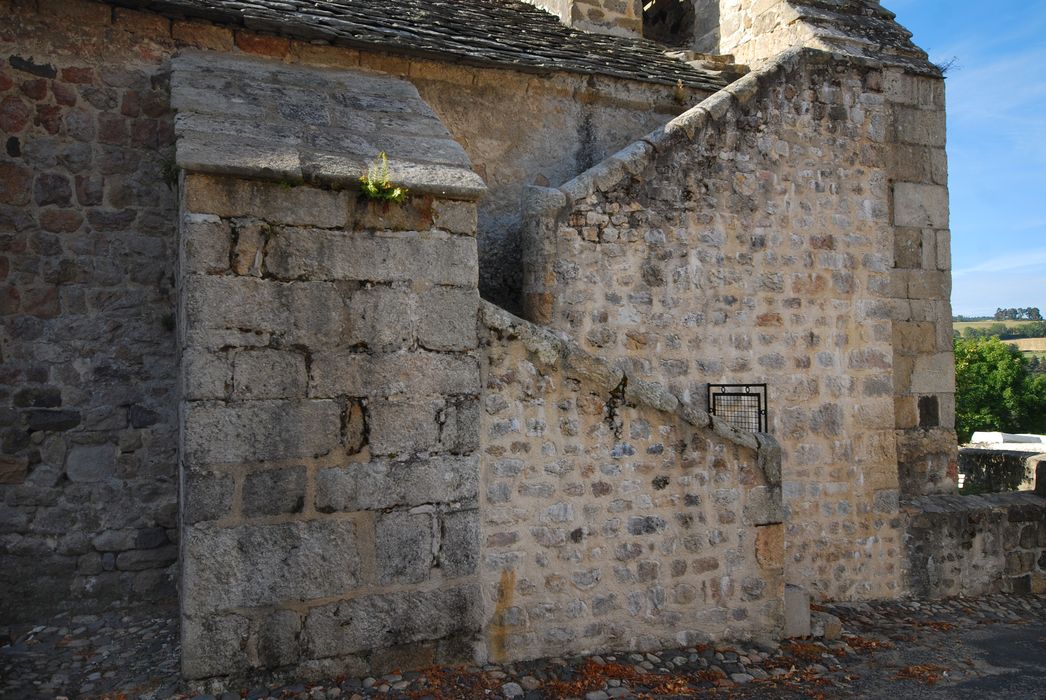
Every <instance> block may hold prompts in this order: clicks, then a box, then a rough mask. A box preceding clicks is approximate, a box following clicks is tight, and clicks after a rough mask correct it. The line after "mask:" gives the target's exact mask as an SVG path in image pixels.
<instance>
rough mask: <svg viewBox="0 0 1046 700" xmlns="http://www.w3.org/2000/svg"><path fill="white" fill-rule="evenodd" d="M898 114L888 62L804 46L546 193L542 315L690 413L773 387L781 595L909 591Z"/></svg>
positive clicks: (534, 223) (535, 275) (538, 310)
mask: <svg viewBox="0 0 1046 700" xmlns="http://www.w3.org/2000/svg"><path fill="white" fill-rule="evenodd" d="M891 119H892V114H891V109H890V106H889V105H888V102H887V97H886V95H885V94H884V83H883V72H882V70H881V66H879V65H877V64H874V63H870V62H867V61H862V60H858V59H849V58H845V57H842V56H837V55H831V54H826V53H822V52H818V51H812V50H798V51H793V52H789V53H787V54H785V55H784V56H782V57H780V58H779V59H778V61H777V62H776V63H775V64H773V65H772V66H771V67H768V68H766V69H764V70H761V71H758V72H756V73H753V74H750V75H748V76H746V77H745V78H742V79H741V80H739V81H737V82H735V83H734V84H732V85H731V86H729V87H728V88H726V90H724V91H722V92H720V93H718V94H717V95H715V96H713V97H712V98H709V99H708V100H706V101H705V102H704V103H702V104H701V105H700V106H699V107H697V108H696V109H694V110H691V111H690V112H688V113H686V114H685V115H683V116H682V117H680V118H678V119H676V120H675V121H673V122H671V123H670V124H669V126H668V127H666V129H664V130H662V131H659V132H655V133H654V134H652V135H650V136H649V137H648V139H646V140H644V141H640V142H638V143H637V144H634V145H633V146H632V147H630V148H629V149H626V150H625V151H623V152H621V153H619V154H618V155H616V156H614V157H612V158H611V159H609V160H608V161H606V162H605V163H604V164H602V165H601V166H600V167H598V168H595V169H593V170H592V171H589V172H588V173H585V174H583V175H582V176H580V177H578V178H576V179H575V180H573V181H571V182H569V183H567V184H566V185H564V186H563V187H562V188H561V189H560V190H559V191H558V192H557V191H549V190H543V191H535V192H533V197H532V205H531V206H532V209H533V211H534V216H533V217H532V218H531V220H530V224H529V226H528V235H529V236H530V238H529V239H528V240H530V241H532V242H533V243H532V245H530V246H529V248H528V256H527V258H526V265H527V273H526V284H527V287H526V288H525V289H526V291H527V296H526V297H525V298H526V300H527V303H528V308H529V310H530V313H531V315H532V317H533V318H536V319H542V320H543V319H549V320H550V322H551V324H552V325H553V326H554V327H556V328H559V329H561V330H562V331H564V332H567V333H568V334H569V335H570V336H571V337H573V338H577V339H578V342H579V343H580V344H581V345H582V347H584V348H585V349H588V350H590V351H592V352H597V353H600V354H603V355H605V356H608V357H612V358H621V361H623V362H624V363H625V366H626V367H627V368H628V370H629V371H630V372H632V373H634V375H635V376H637V377H642V378H649V379H656V380H657V381H660V382H662V383H664V384H665V386H666V387H668V388H669V390H671V391H672V392H673V393H674V394H676V395H677V396H679V398H680V399H681V400H683V401H685V402H688V403H691V404H694V405H703V403H704V401H705V397H706V383H707V382H753V383H758V382H766V383H768V384H769V418H770V426H771V428H770V432H771V433H772V434H773V435H775V437H777V438H778V439H779V440H780V441H781V445H782V449H783V452H784V457H783V471H784V475H783V482H784V500H785V507H786V509H787V514H788V517H787V519H786V531H785V548H786V550H785V551H786V557H785V573H786V581H787V582H788V583H791V584H798V585H803V586H805V587H807V588H809V589H810V590H811V592H812V593H813V594H814V595H815V597H821V598H833V599H837V600H838V599H852V598H876V597H892V596H896V595H898V594H899V593H900V585H901V580H900V572H901V561H902V557H903V554H902V550H901V537H900V536H901V530H900V525H901V523H900V519H899V516H898V471H897V456H896V451H895V435H894V398H893V349H892V345H893V327H892V323H891V313H892V308H891V303H890V301H889V297H890V291H891V268H892V263H893V248H894V244H893V240H894V230H893V226H892V221H891V197H890V194H891V186H890V182H889V173H888V171H887V167H886V166H887V164H886V162H885V158H884V157H883V150H884V149H885V148H887V144H888V143H889V142H890V139H891V138H892V137H891V134H893V133H894V131H893V128H894V127H893V125H892V121H891Z"/></svg>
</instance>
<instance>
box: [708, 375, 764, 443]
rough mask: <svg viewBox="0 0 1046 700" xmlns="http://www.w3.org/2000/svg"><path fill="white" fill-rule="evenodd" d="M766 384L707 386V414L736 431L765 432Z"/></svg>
mask: <svg viewBox="0 0 1046 700" xmlns="http://www.w3.org/2000/svg"><path fill="white" fill-rule="evenodd" d="M766 404H767V397H766V384H709V385H708V412H709V413H711V414H712V415H713V416H718V417H719V418H722V419H723V420H725V421H726V422H727V423H729V424H730V425H732V426H734V427H735V428H737V429H738V430H747V431H749V432H753V433H765V432H767V421H766Z"/></svg>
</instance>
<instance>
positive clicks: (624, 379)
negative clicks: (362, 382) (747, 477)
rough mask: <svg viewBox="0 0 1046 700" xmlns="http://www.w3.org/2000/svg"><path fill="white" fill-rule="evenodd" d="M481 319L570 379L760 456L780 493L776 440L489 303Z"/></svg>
mask: <svg viewBox="0 0 1046 700" xmlns="http://www.w3.org/2000/svg"><path fill="white" fill-rule="evenodd" d="M479 319H480V323H481V324H482V325H483V326H485V327H486V328H488V329H489V330H492V331H494V332H496V333H498V334H499V335H500V336H502V337H508V338H518V339H519V340H520V341H521V342H522V343H523V345H524V346H525V347H526V348H527V350H528V351H530V352H532V353H534V354H535V355H536V356H537V358H538V360H539V361H540V362H541V363H543V364H545V365H547V366H549V367H556V366H562V368H563V371H564V373H565V374H566V376H568V377H570V378H571V379H576V380H578V381H580V382H583V383H585V384H588V385H590V386H593V387H594V388H596V389H598V390H599V391H601V392H603V393H610V392H612V391H615V390H617V389H619V388H623V389H624V397H625V402H626V403H628V404H630V405H632V406H649V407H650V408H653V409H655V410H658V411H661V412H663V413H669V414H674V415H676V416H677V417H679V418H680V419H682V420H683V421H684V422H686V423H688V424H689V425H692V426H694V427H695V428H700V429H705V430H711V431H712V432H713V433H715V434H716V435H718V436H719V437H721V438H723V439H724V440H727V441H729V442H732V443H734V444H736V445H740V446H742V447H747V448H748V449H750V450H753V451H755V453H756V456H757V461H758V464H759V468H760V469H761V470H762V472H763V476H764V478H765V479H766V483H767V485H768V486H770V487H771V488H772V489H774V490H775V491H779V489H780V487H781V447H780V445H779V444H778V442H777V439H776V438H774V437H773V436H772V435H769V434H767V433H754V432H748V431H744V430H739V429H737V428H735V427H734V426H732V425H730V424H729V423H727V422H726V421H724V420H722V419H721V418H718V417H716V416H713V415H709V414H708V413H707V412H705V411H702V410H701V409H698V408H694V407H693V406H690V405H688V404H686V403H683V402H682V401H680V400H679V399H678V398H677V397H676V396H675V395H674V394H672V393H671V392H670V391H668V390H667V389H666V388H665V387H663V386H662V385H661V384H659V383H657V382H651V381H647V380H644V379H639V378H638V377H631V376H629V374H628V373H627V372H625V371H624V370H622V369H621V368H619V367H615V366H614V365H613V364H611V363H610V362H609V361H608V360H606V359H604V358H602V357H597V356H596V355H593V354H591V353H589V352H588V351H586V350H584V349H583V348H581V347H580V346H578V345H577V344H576V343H574V342H572V341H570V340H567V339H565V338H562V337H560V336H558V335H556V334H555V333H554V332H552V331H551V330H549V329H547V328H543V327H541V326H539V325H537V324H534V323H531V322H530V321H527V320H524V319H522V318H519V317H518V316H515V315H513V314H511V313H509V312H508V311H505V310H504V309H502V308H500V307H498V306H495V305H494V304H491V303H490V302H487V301H482V302H481V303H480V307H479Z"/></svg>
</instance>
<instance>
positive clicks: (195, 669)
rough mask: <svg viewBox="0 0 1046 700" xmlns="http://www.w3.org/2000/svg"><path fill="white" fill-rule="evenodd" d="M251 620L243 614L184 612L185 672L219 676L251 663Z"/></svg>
mask: <svg viewBox="0 0 1046 700" xmlns="http://www.w3.org/2000/svg"><path fill="white" fill-rule="evenodd" d="M249 629H250V620H248V619H247V618H246V617H243V616H242V615H236V614H223V615H213V614H211V615H204V614H200V615H185V614H184V612H183V615H182V630H181V631H182V675H184V676H185V677H186V678H207V677H209V676H219V675H223V674H226V673H228V672H229V670H230V669H244V668H246V667H247V653H246V646H247V645H246V642H247V637H248V634H249Z"/></svg>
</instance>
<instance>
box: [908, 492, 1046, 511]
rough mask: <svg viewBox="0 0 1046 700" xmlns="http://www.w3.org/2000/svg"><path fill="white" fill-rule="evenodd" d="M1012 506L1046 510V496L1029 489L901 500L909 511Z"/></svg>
mask: <svg viewBox="0 0 1046 700" xmlns="http://www.w3.org/2000/svg"><path fill="white" fill-rule="evenodd" d="M1011 508H1032V509H1036V508H1037V509H1042V510H1043V511H1046V498H1043V497H1042V496H1038V495H1036V494H1034V493H1030V492H1028V491H1011V492H1008V493H986V494H977V495H970V496H960V495H953V494H938V495H933V496H919V497H917V498H909V499H905V500H903V501H901V509H902V510H906V511H908V512H909V513H919V512H922V513H965V512H974V511H993V510H1009V509H1011Z"/></svg>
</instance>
